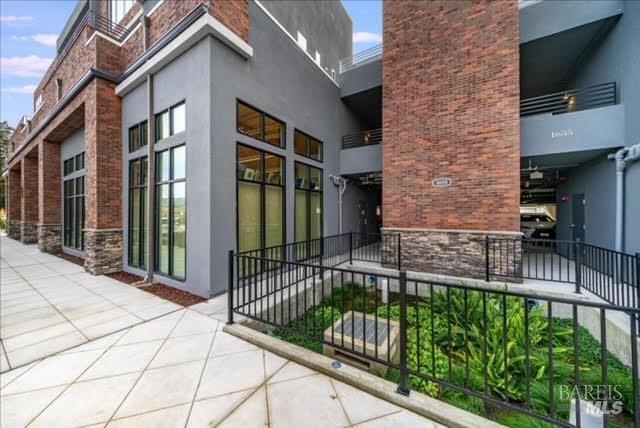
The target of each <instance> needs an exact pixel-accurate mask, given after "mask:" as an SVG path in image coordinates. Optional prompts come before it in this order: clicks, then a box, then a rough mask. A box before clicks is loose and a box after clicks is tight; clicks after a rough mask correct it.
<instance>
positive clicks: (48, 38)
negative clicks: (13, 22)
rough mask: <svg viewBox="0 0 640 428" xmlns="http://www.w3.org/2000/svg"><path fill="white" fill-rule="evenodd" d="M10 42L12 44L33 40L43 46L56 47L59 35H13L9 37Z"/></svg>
mask: <svg viewBox="0 0 640 428" xmlns="http://www.w3.org/2000/svg"><path fill="white" fill-rule="evenodd" d="M9 40H11V41H12V42H27V41H30V40H33V41H34V42H37V43H40V44H41V45H45V46H49V47H55V45H56V41H57V40H58V35H57V34H34V35H33V36H16V35H13V36H11V37H9Z"/></svg>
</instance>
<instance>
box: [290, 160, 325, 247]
mask: <svg viewBox="0 0 640 428" xmlns="http://www.w3.org/2000/svg"><path fill="white" fill-rule="evenodd" d="M296 164H299V165H303V166H305V167H306V168H307V171H308V172H307V179H308V180H307V181H308V182H309V186H308V187H306V188H304V187H302V188H300V187H298V186H296V174H295V172H294V174H293V191H294V198H293V199H294V216H293V236H294V239H293V240H294V242H311V239H312V238H311V194H312V193H316V194H320V215H321V220H320V236H319V237H318V238H313V239H321V238H322V237H323V236H324V170H323V169H322V168H318V167H317V166H314V165H310V164H308V163H305V162H300V161H294V165H293V170H294V171H295V168H296ZM312 168H313V169H317V170H318V171H320V190H314V189H311V186H310V183H311V180H310V177H311V169H312ZM298 190H303V191H305V192H307V196H308V197H307V209H306V211H307V236H306V238H305V239H304V240H302V241H298V240H297V239H296V235H297V223H296V208H297V207H296V206H295V204H296V197H295V192H296V191H298Z"/></svg>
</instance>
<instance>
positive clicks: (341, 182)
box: [329, 175, 348, 235]
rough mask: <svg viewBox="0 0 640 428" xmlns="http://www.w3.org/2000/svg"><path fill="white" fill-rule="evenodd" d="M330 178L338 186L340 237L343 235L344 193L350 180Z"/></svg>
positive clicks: (334, 176)
mask: <svg viewBox="0 0 640 428" xmlns="http://www.w3.org/2000/svg"><path fill="white" fill-rule="evenodd" d="M329 178H330V179H331V181H332V182H333V184H334V185H335V186H338V218H339V220H338V223H339V226H338V227H339V230H340V235H342V195H344V192H345V191H346V190H347V182H348V180H347V179H346V178H344V177H341V176H339V175H330V176H329Z"/></svg>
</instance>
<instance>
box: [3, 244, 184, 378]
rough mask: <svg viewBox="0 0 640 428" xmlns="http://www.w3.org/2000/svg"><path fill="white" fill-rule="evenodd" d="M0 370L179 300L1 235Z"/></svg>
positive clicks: (121, 326) (113, 328)
mask: <svg viewBox="0 0 640 428" xmlns="http://www.w3.org/2000/svg"><path fill="white" fill-rule="evenodd" d="M0 256H1V261H2V263H1V270H0V373H2V372H6V371H8V370H10V369H12V368H17V367H20V366H23V365H25V364H28V363H30V362H33V361H37V360H40V359H42V358H44V357H47V356H49V355H54V354H56V353H58V352H61V351H64V350H67V349H70V348H72V347H75V346H78V345H81V344H83V343H87V342H88V341H90V340H93V339H97V338H100V337H103V336H105V335H108V334H110V333H113V332H115V331H118V330H122V329H124V328H127V327H131V326H132V325H136V324H141V323H143V322H144V321H147V320H149V319H152V318H156V317H159V316H162V315H165V314H167V313H170V312H173V311H177V310H179V309H180V308H181V306H179V305H176V304H174V303H171V302H168V301H166V300H164V299H161V298H159V297H156V296H154V295H152V294H149V293H146V292H144V291H142V290H138V289H136V288H134V287H131V286H129V285H127V284H123V283H121V282H119V281H116V280H114V279H112V278H109V277H106V276H94V275H91V274H89V273H87V272H85V271H84V268H83V267H82V266H78V265H76V264H74V263H71V262H69V261H67V260H63V259H60V258H58V257H55V256H53V255H51V254H46V253H42V252H40V251H39V250H38V248H37V247H36V246H35V245H24V244H22V243H20V242H17V241H14V240H12V239H9V238H7V236H6V235H4V234H1V235H0Z"/></svg>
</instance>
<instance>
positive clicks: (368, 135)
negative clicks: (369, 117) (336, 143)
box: [342, 128, 382, 149]
mask: <svg viewBox="0 0 640 428" xmlns="http://www.w3.org/2000/svg"><path fill="white" fill-rule="evenodd" d="M381 142H382V129H381V128H378V129H370V130H368V131H362V132H357V133H355V134H349V135H344V136H343V137H342V148H343V149H353V148H355V147H361V146H371V145H374V144H380V143H381Z"/></svg>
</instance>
